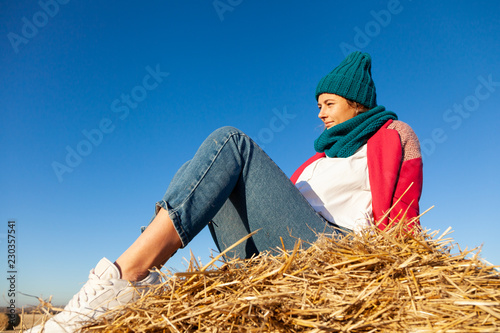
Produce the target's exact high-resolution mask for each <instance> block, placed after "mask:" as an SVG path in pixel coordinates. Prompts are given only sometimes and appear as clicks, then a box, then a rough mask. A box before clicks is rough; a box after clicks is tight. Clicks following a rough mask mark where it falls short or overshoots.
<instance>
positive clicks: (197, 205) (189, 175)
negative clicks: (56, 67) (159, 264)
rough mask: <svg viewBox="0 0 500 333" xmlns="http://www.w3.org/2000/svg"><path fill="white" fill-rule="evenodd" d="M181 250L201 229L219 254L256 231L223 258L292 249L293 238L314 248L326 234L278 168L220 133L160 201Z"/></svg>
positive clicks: (234, 132)
mask: <svg viewBox="0 0 500 333" xmlns="http://www.w3.org/2000/svg"><path fill="white" fill-rule="evenodd" d="M160 206H161V207H163V208H165V209H166V210H167V211H168V213H169V216H170V218H171V219H172V221H173V223H174V226H175V229H176V230H177V233H178V234H179V236H180V239H181V241H182V247H185V246H186V245H187V244H188V243H189V242H190V241H191V240H192V239H193V238H194V237H195V236H196V235H197V234H198V233H199V232H200V231H201V230H202V229H203V228H204V227H205V226H206V225H207V224H208V225H209V228H210V231H211V233H212V237H213V238H214V241H215V243H216V245H217V247H218V248H219V251H223V250H224V249H226V248H227V247H229V246H231V245H233V244H234V243H236V242H237V241H238V240H240V239H241V238H243V237H244V236H246V235H248V234H249V233H250V232H253V231H255V230H257V229H261V230H260V231H258V232H257V234H256V235H254V236H252V237H251V238H249V239H248V240H247V241H245V242H244V243H242V244H240V245H239V246H237V247H236V248H235V249H233V250H232V251H231V252H229V254H228V255H229V256H230V257H233V256H237V257H240V258H250V257H251V256H252V255H254V254H258V253H259V252H260V251H262V250H269V249H272V248H276V247H281V246H282V245H281V240H280V237H282V238H283V242H284V244H285V247H286V249H293V246H294V244H295V242H296V240H297V239H296V238H300V239H301V240H303V241H305V242H314V240H315V239H316V238H317V233H322V232H325V231H326V232H330V233H333V232H338V231H335V230H334V229H332V228H331V225H330V224H329V223H327V221H326V220H324V219H323V218H322V217H321V216H320V215H318V214H317V213H316V212H315V210H314V209H313V208H312V207H311V206H310V205H309V203H308V202H307V200H306V199H305V198H304V197H303V196H302V194H301V193H300V192H299V191H298V190H297V188H296V187H295V186H294V184H293V183H292V182H291V181H290V180H289V179H288V177H287V176H286V175H285V174H284V173H283V172H282V171H281V170H280V169H279V168H278V166H277V165H276V164H275V163H274V162H273V161H272V160H271V159H270V158H269V156H268V155H267V154H266V153H264V151H262V149H261V148H260V147H259V146H258V145H257V144H256V143H255V142H253V141H252V140H251V139H250V138H249V137H248V136H247V135H246V134H244V133H243V132H241V131H239V130H238V129H236V128H233V127H222V128H220V129H218V130H216V131H214V132H213V133H212V134H210V135H209V136H208V137H207V139H205V141H204V142H203V143H202V145H201V146H200V147H199V149H198V151H197V152H196V154H195V155H194V157H193V159H192V160H190V161H188V162H186V163H185V164H184V165H183V166H182V167H181V168H180V169H179V170H178V171H177V173H176V174H175V176H174V177H173V179H172V181H171V183H170V185H169V186H168V189H167V191H166V193H165V196H164V198H163V200H162V201H160V202H158V203H157V210H159V207H160Z"/></svg>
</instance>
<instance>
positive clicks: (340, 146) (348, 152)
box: [314, 105, 398, 157]
mask: <svg viewBox="0 0 500 333" xmlns="http://www.w3.org/2000/svg"><path fill="white" fill-rule="evenodd" d="M389 119H394V120H397V119H398V116H397V115H396V114H395V113H394V112H392V111H386V110H385V107H383V106H382V105H379V106H376V107H374V108H373V109H371V110H369V111H366V112H363V113H361V114H359V115H357V116H356V117H354V118H352V119H349V120H347V121H344V122H343V123H340V124H338V125H335V126H333V127H331V128H329V129H325V130H324V131H323V133H321V135H320V136H319V138H317V139H316V140H315V141H314V149H316V151H317V152H319V153H322V152H325V153H326V156H328V157H349V156H352V155H354V153H355V152H356V151H357V150H358V149H359V148H360V147H361V146H362V145H364V144H365V143H366V142H367V141H368V139H369V138H371V136H372V135H373V134H374V133H375V132H377V131H378V130H379V129H380V127H382V126H383V125H384V124H385V123H386V122H387V121H388V120H389Z"/></svg>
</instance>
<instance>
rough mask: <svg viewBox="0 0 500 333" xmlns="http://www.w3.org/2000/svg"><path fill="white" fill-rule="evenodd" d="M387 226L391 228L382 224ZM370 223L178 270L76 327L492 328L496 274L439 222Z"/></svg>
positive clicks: (499, 309) (497, 310)
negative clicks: (415, 229)
mask: <svg viewBox="0 0 500 333" xmlns="http://www.w3.org/2000/svg"><path fill="white" fill-rule="evenodd" d="M392 230H395V228H394V229H392ZM402 233H404V231H403V230H397V231H390V232H383V231H379V230H378V229H376V228H373V229H372V230H367V231H366V232H363V233H359V234H350V235H347V236H346V237H342V238H340V237H338V236H335V237H334V236H325V235H321V236H319V238H318V240H317V241H316V242H315V243H313V244H305V245H307V246H304V244H302V245H301V244H300V241H298V242H297V244H296V246H295V248H294V249H288V250H284V249H279V251H277V253H276V252H274V253H271V252H265V253H261V254H260V255H259V256H257V257H254V258H252V259H248V260H240V259H233V260H229V261H227V260H226V261H225V262H222V263H221V264H220V265H221V266H220V267H217V266H215V265H214V262H215V261H216V260H217V259H218V258H214V260H213V262H211V263H210V264H209V265H207V266H205V267H199V266H198V265H197V263H196V261H195V260H193V259H192V260H191V267H190V268H189V269H188V271H187V272H184V273H169V274H166V275H165V276H164V282H163V283H162V284H161V285H160V286H159V287H157V288H156V289H155V290H152V291H151V292H149V293H147V294H146V295H144V296H143V297H141V299H139V300H138V301H137V302H135V303H133V304H129V305H127V306H124V307H122V308H118V309H114V310H112V311H109V312H108V313H106V314H105V315H104V316H102V317H101V318H99V319H98V320H97V321H95V322H92V323H90V324H89V325H88V326H86V327H85V328H84V329H83V331H84V332H195V331H200V332H389V331H390V332H445V331H446V332H499V331H500V276H499V271H498V270H497V267H495V266H493V265H491V264H488V263H486V262H484V260H482V259H480V257H479V255H478V254H479V249H474V250H467V249H465V250H460V249H458V251H456V252H454V251H452V249H453V247H452V242H453V240H452V239H451V238H449V237H448V235H449V229H448V230H447V231H445V232H444V233H443V234H442V235H440V236H439V237H438V234H439V232H438V231H434V232H429V231H423V232H422V233H418V234H415V235H409V234H406V235H404V236H403V237H402V236H401V234H402Z"/></svg>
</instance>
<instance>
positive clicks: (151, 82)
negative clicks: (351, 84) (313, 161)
mask: <svg viewBox="0 0 500 333" xmlns="http://www.w3.org/2000/svg"><path fill="white" fill-rule="evenodd" d="M59 1H60V2H55V0H42V1H41V2H38V1H9V2H7V1H2V3H1V4H0V22H1V25H0V115H1V116H0V117H1V118H0V140H1V141H0V142H1V144H0V149H1V150H0V152H1V155H0V156H1V159H0V189H1V191H0V222H1V223H0V241H1V244H0V247H1V251H0V255H1V257H2V259H1V260H0V263H1V264H0V269H1V273H0V275H2V276H3V275H7V273H6V272H7V266H6V261H7V243H6V240H7V239H6V233H7V221H8V220H9V219H15V220H16V221H17V237H18V239H17V241H18V242H17V259H18V266H17V271H18V273H17V276H16V278H17V291H21V292H24V293H27V294H33V295H37V296H43V297H48V296H50V295H53V296H54V302H55V303H57V304H64V303H66V302H67V301H68V300H69V299H70V297H71V296H72V295H73V294H74V293H76V292H77V291H78V290H79V289H80V287H81V286H82V284H83V283H84V282H85V281H86V280H87V275H88V271H89V270H90V269H91V268H92V267H93V266H95V264H96V263H97V262H98V261H99V260H100V259H101V258H102V257H103V256H106V257H108V258H109V259H111V260H115V259H116V258H117V257H118V256H119V255H120V254H121V252H123V251H124V250H125V249H126V248H127V247H128V246H129V245H130V244H131V243H132V242H133V241H134V239H135V238H136V237H137V236H138V235H139V232H140V226H142V225H147V223H148V222H149V219H150V217H151V216H152V214H153V210H154V203H155V202H156V201H157V200H160V199H161V198H162V196H163V194H164V192H165V189H166V187H167V185H168V183H169V181H170V179H171V177H172V176H173V174H174V173H175V171H176V170H177V168H178V167H179V166H180V165H181V164H182V163H183V162H184V161H186V160H187V159H189V158H190V157H191V156H192V155H193V154H194V152H195V150H196V148H197V146H198V145H199V144H200V143H201V141H202V140H203V139H204V138H205V137H206V136H207V135H208V134H209V133H210V132H211V131H213V130H214V129H216V128H218V127H220V126H224V125H232V126H235V127H238V128H240V129H242V130H243V131H245V132H247V133H248V134H249V135H251V136H252V137H254V138H255V140H256V141H257V142H259V143H260V144H262V146H264V149H265V150H266V151H267V152H268V154H269V155H270V156H271V158H273V159H274V160H275V161H276V163H277V164H278V165H279V166H281V168H282V169H283V170H284V171H285V172H286V173H287V174H288V175H291V174H292V172H293V171H294V169H295V168H296V167H298V166H299V165H300V163H301V162H303V161H304V160H305V159H306V158H308V157H309V156H310V155H312V154H313V153H314V149H313V141H314V139H315V138H316V137H317V136H318V135H319V134H320V130H319V126H320V121H319V120H318V118H317V112H318V111H317V107H316V101H315V99H314V90H315V87H316V84H317V82H318V81H319V79H320V78H321V77H322V76H324V75H325V74H326V73H328V72H329V71H330V70H331V69H333V68H334V67H335V66H336V65H337V64H338V63H339V62H340V61H341V60H342V59H343V58H344V55H345V52H347V50H351V49H358V50H362V51H366V52H369V53H370V54H371V55H372V58H373V67H372V73H373V77H374V80H375V83H376V86H377V91H378V102H379V104H381V105H384V106H386V107H387V108H388V109H390V110H393V111H395V112H396V113H397V114H398V115H399V118H400V120H402V121H404V122H407V123H408V124H410V125H411V126H412V127H413V129H414V130H415V132H416V133H417V135H418V136H419V138H420V140H421V143H422V145H423V151H424V191H423V197H422V200H421V207H422V210H425V209H427V208H429V207H431V206H432V205H435V206H436V207H435V208H434V209H433V210H432V211H431V212H429V213H428V214H427V215H426V216H425V217H424V218H423V219H422V224H423V225H424V226H425V227H428V228H430V229H433V230H434V229H440V230H445V229H446V228H448V227H449V226H451V227H452V228H453V229H454V230H455V232H454V234H453V237H454V238H455V239H456V241H457V242H458V243H459V244H460V246H461V247H462V248H465V247H475V246H479V245H481V244H484V246H483V252H482V256H483V257H484V258H486V259H487V260H489V261H491V262H493V263H494V264H500V242H499V241H498V235H499V234H500V216H499V213H498V211H497V208H498V207H499V205H500V195H499V189H500V177H499V174H498V165H499V163H500V157H499V153H500V149H499V146H498V142H499V141H500V134H499V133H500V131H499V130H498V126H499V125H500V108H499V105H500V65H499V54H500V45H499V42H498V37H499V36H500V18H499V16H498V13H499V12H500V4H498V3H497V2H495V1H474V2H471V1H411V0H401V1H393V0H384V1H329V2H325V1H278V2H276V1H271V2H269V1H247V0H243V1H241V0H231V1H230V0H220V1H215V2H213V1H212V0H210V1H167V2H166V1H151V2H148V1H146V2H144V1H143V2H140V3H138V2H132V1H123V2H120V3H119V4H117V3H112V4H108V3H106V2H104V3H103V2H98V1H85V2H83V1H69V0H64V1H63V0H59ZM55 4H56V5H55ZM151 73H154V74H153V75H152V74H151ZM276 117H278V119H279V120H275V118H276ZM272 124H278V125H281V124H282V125H283V126H279V127H276V126H272ZM88 137H90V139H89V138H88ZM76 154H78V156H76ZM190 248H191V249H192V250H193V252H194V253H195V255H196V256H200V257H201V258H202V261H203V262H205V263H206V262H207V260H208V259H207V258H208V253H209V249H210V248H214V245H213V243H212V241H211V239H210V236H209V234H208V233H207V232H203V233H202V234H200V235H199V237H198V238H196V240H195V241H194V242H193V243H192V244H191V245H190ZM188 255H189V252H186V251H184V252H181V253H179V254H177V256H176V257H175V258H173V259H172V260H171V261H170V262H169V263H167V266H168V267H174V268H176V269H179V270H182V269H183V266H182V257H183V256H188ZM0 281H2V282H0V291H1V293H2V302H7V301H8V300H9V298H8V297H7V295H6V293H5V290H6V289H7V288H4V286H6V287H8V286H7V284H6V280H5V279H4V278H2V279H0ZM26 303H28V304H36V303H37V302H36V300H34V299H30V298H24V297H19V298H18V300H17V304H18V305H23V304H26Z"/></svg>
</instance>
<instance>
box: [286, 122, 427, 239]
mask: <svg viewBox="0 0 500 333" xmlns="http://www.w3.org/2000/svg"><path fill="white" fill-rule="evenodd" d="M367 145H368V147H367V155H368V156H367V160H368V175H369V179H370V188H371V192H372V208H373V218H374V220H375V221H377V223H378V227H379V228H380V229H381V230H384V229H385V228H386V227H387V225H388V224H389V223H390V221H394V220H395V221H398V220H401V218H402V217H403V216H406V219H407V220H410V219H411V218H413V217H416V216H418V215H419V205H418V201H419V200H420V196H421V194H422V180H423V171H422V155H421V153H420V144H419V142H418V138H417V136H416V135H415V133H414V132H413V130H412V129H411V127H410V126H408V125H407V124H405V123H403V122H401V121H397V120H396V121H392V120H389V121H387V122H386V123H385V124H384V126H382V127H381V128H380V129H379V130H378V131H377V132H376V133H375V134H374V135H373V136H372V137H371V138H370V139H369V140H368V143H367ZM325 156H326V155H325V153H316V154H315V155H314V156H312V157H311V158H309V159H308V160H307V161H306V162H305V163H304V164H302V165H301V166H300V167H299V168H298V169H297V170H296V171H295V172H294V173H293V175H292V177H291V180H292V182H293V183H294V184H295V183H296V182H297V179H298V178H299V176H300V174H301V173H302V172H303V171H304V169H305V168H306V167H307V166H308V165H309V164H311V163H312V162H314V161H316V160H318V159H320V158H322V157H325ZM412 183H413V184H412ZM410 185H411V187H410ZM407 189H408V192H406V194H405V195H404V196H402V195H403V193H404V192H405V191H406V190H407ZM400 198H401V200H399V202H397V203H396V201H398V199H400ZM393 206H394V207H393ZM391 207H392V210H391V211H390V213H389V214H388V216H387V217H388V218H389V219H388V218H387V217H386V218H383V217H384V214H385V213H386V212H388V211H389V210H390V209H391ZM416 223H417V224H418V225H420V223H419V221H418V220H417V221H416ZM413 227H414V223H408V226H407V229H408V230H411V229H413Z"/></svg>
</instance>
